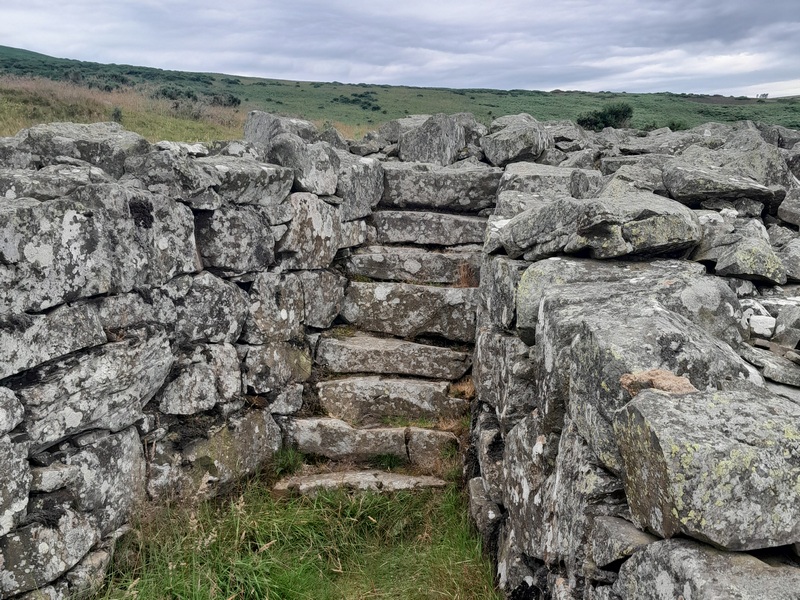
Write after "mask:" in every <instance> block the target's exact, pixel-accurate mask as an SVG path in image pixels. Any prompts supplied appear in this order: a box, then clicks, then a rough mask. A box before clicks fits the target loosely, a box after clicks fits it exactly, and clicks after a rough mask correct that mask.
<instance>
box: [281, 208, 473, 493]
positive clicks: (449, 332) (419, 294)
mask: <svg viewBox="0 0 800 600" xmlns="http://www.w3.org/2000/svg"><path fill="white" fill-rule="evenodd" d="M371 222H372V223H371V224H372V226H373V227H374V233H373V239H372V240H371V241H372V243H373V244H374V245H370V246H366V247H363V248H360V249H358V250H355V251H353V252H351V253H347V254H346V255H345V256H342V257H341V260H340V261H339V265H340V268H341V269H342V271H343V272H344V273H345V274H346V275H347V277H348V278H349V280H350V283H349V286H348V289H347V293H346V295H345V299H344V302H343V305H342V309H341V312H340V314H339V321H340V322H341V324H340V325H339V326H337V327H334V328H332V329H330V330H328V331H326V332H323V333H322V334H321V335H320V337H319V339H318V341H317V343H316V351H315V354H314V366H313V369H314V377H313V379H314V380H315V381H317V383H316V385H315V388H316V389H315V392H316V394H317V398H318V407H319V408H318V410H317V411H315V412H317V413H319V414H315V415H314V416H310V417H302V418H300V417H293V418H288V419H286V420H285V422H284V423H283V429H284V437H285V442H286V444H287V445H288V446H290V447H294V448H295V449H297V450H298V451H299V452H301V453H303V454H304V455H308V456H313V457H316V458H317V460H316V461H315V466H314V467H312V468H311V469H310V470H311V471H313V472H311V473H302V474H299V475H294V476H292V477H290V478H288V479H284V480H283V481H281V482H279V483H278V484H277V485H276V490H281V491H292V492H295V493H301V494H313V493H316V492H317V491H318V490H320V489H328V488H338V487H345V488H347V489H353V490H367V489H368V490H384V491H387V490H392V491H393V490H399V489H413V488H420V487H438V486H442V485H445V481H444V479H443V477H445V476H446V472H447V471H448V470H451V469H453V468H454V467H458V468H459V469H460V459H459V456H460V451H459V450H460V449H459V439H458V437H457V435H456V434H455V433H454V432H455V431H458V430H459V428H461V429H462V430H463V429H465V428H466V425H465V423H464V419H465V418H468V415H469V410H470V399H471V397H472V395H474V387H473V386H472V381H471V367H472V351H473V342H474V336H475V318H476V317H475V315H476V310H477V303H478V289H477V285H478V275H479V271H480V251H481V247H480V246H479V245H478V244H480V243H481V242H482V240H483V235H484V229H485V227H486V219H485V218H483V217H479V216H474V215H462V214H458V215H456V214H449V213H444V212H421V211H412V210H385V211H378V212H375V213H374V214H373V215H372V218H371ZM380 464H390V465H392V466H398V465H401V467H400V469H399V472H398V470H396V469H392V470H387V469H383V470H376V469H375V467H376V465H380Z"/></svg>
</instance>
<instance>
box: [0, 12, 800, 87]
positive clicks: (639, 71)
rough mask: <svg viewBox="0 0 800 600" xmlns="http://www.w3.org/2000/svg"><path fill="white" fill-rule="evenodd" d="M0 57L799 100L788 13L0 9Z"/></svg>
mask: <svg viewBox="0 0 800 600" xmlns="http://www.w3.org/2000/svg"><path fill="white" fill-rule="evenodd" d="M0 44H3V45H7V46H14V47H18V48H25V49H27V50H34V51H37V52H42V53H44V54H49V55H52V56H58V57H62V58H76V59H80V60H90V61H96V62H103V63H110V62H114V63H126V64H133V65H143V66H153V67H160V68H165V69H177V70H182V71H183V70H186V71H207V72H217V73H228V74H235V75H250V76H257V77H270V78H280V79H296V80H307V81H342V82H348V83H360V82H365V83H386V84H393V85H414V86H436V87H469V88H499V89H512V88H522V89H537V90H552V89H556V88H558V89H562V90H586V91H600V90H611V91H627V92H662V91H670V92H696V93H707V94H715V93H719V94H725V95H729V94H731V95H749V96H752V95H755V94H758V93H769V94H770V96H771V97H772V96H782V95H793V94H800V2H798V0H761V1H760V2H759V1H758V0H724V1H723V0H718V1H712V0H548V1H544V0H527V1H525V0H496V1H492V0H389V1H386V0H285V1H282V2H278V1H275V0H0Z"/></svg>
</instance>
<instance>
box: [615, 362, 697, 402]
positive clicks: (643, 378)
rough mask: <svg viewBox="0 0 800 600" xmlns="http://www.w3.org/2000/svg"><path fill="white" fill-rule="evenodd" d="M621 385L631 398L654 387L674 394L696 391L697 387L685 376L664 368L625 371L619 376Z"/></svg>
mask: <svg viewBox="0 0 800 600" xmlns="http://www.w3.org/2000/svg"><path fill="white" fill-rule="evenodd" d="M619 382H620V383H621V384H622V387H623V388H624V389H625V390H627V392H628V393H629V394H630V395H631V398H633V397H635V396H636V394H638V393H639V392H641V391H642V390H648V389H654V390H661V391H662V392H672V393H675V394H688V393H690V392H696V391H697V388H696V387H694V386H693V385H692V382H691V381H689V380H688V379H687V378H686V377H681V376H679V375H675V373H671V372H670V371H667V370H665V369H651V370H649V371H641V372H639V373H625V375H623V376H622V377H620V378H619Z"/></svg>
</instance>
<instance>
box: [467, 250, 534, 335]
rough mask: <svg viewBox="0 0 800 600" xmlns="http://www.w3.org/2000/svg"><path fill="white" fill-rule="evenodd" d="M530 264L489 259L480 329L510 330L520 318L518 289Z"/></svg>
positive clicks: (485, 266) (485, 263) (484, 273)
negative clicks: (518, 315)
mask: <svg viewBox="0 0 800 600" xmlns="http://www.w3.org/2000/svg"><path fill="white" fill-rule="evenodd" d="M528 264H529V263H527V262H525V261H520V260H511V259H509V258H508V257H506V256H485V257H484V260H483V264H482V266H481V277H482V280H481V285H480V289H481V306H480V310H479V313H478V322H479V327H497V328H501V329H510V328H511V327H513V325H514V321H515V318H516V312H515V311H516V300H517V286H518V284H519V280H520V277H521V276H522V273H523V271H524V270H525V269H526V268H527V267H528Z"/></svg>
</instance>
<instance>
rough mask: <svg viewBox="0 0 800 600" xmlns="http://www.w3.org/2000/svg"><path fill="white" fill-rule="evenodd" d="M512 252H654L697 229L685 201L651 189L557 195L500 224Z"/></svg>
mask: <svg viewBox="0 0 800 600" xmlns="http://www.w3.org/2000/svg"><path fill="white" fill-rule="evenodd" d="M499 235H500V241H501V242H502V244H503V247H504V248H505V250H506V252H507V253H508V255H509V256H511V257H512V258H516V257H518V256H520V255H522V254H524V255H525V258H526V259H527V260H537V259H539V258H544V257H547V256H552V255H553V254H557V253H560V252H565V253H573V252H587V251H588V252H589V254H590V255H591V256H592V257H593V258H614V257H618V256H625V255H628V254H645V255H654V254H659V253H665V252H675V251H678V250H683V249H686V248H691V247H693V246H695V245H696V244H697V242H699V241H700V239H701V236H702V229H701V227H700V223H699V221H698V220H697V217H696V216H695V214H694V213H693V212H692V211H691V210H689V209H688V208H686V207H685V206H683V205H681V204H679V203H677V202H675V201H673V200H668V199H666V198H662V197H661V196H657V195H655V194H645V193H633V194H630V195H629V196H624V197H610V198H602V199H601V198H598V199H592V200H574V199H568V198H562V199H557V200H554V201H553V202H551V203H548V204H545V205H543V206H541V207H537V208H533V209H529V210H527V211H525V212H523V213H520V214H519V215H517V216H516V217H514V218H512V219H511V220H509V221H508V222H506V223H505V224H504V225H503V226H502V227H501V228H500V232H499Z"/></svg>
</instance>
